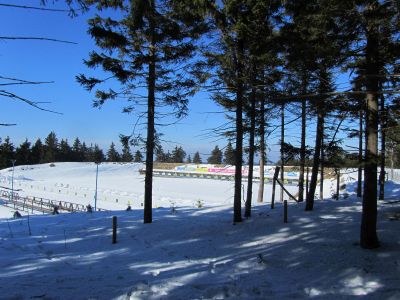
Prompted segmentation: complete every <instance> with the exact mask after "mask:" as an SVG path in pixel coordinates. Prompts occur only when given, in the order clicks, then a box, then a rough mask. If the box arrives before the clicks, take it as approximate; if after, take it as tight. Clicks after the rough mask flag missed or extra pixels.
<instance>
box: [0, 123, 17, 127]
mask: <svg viewBox="0 0 400 300" xmlns="http://www.w3.org/2000/svg"><path fill="white" fill-rule="evenodd" d="M15 125H17V124H10V123H0V126H6V127H8V126H15Z"/></svg>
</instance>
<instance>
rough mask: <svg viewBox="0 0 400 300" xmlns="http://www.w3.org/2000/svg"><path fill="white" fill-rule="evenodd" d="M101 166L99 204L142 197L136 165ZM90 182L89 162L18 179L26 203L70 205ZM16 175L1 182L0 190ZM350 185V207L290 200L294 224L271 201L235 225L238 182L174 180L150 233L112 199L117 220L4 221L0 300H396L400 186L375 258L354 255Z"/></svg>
mask: <svg viewBox="0 0 400 300" xmlns="http://www.w3.org/2000/svg"><path fill="white" fill-rule="evenodd" d="M101 167H102V168H103V169H101V170H100V171H101V173H100V174H101V175H100V176H101V177H99V178H101V179H102V180H103V181H102V183H100V182H101V181H99V186H100V184H102V186H103V189H104V190H103V192H102V193H103V194H102V195H103V196H106V195H108V194H107V192H106V191H110V192H111V191H112V192H114V193H115V194H114V195H118V197H122V193H124V192H126V193H128V195H129V196H130V195H131V194H130V193H132V194H133V193H138V195H139V196H138V197H140V195H141V194H140V193H141V192H142V191H141V189H142V188H143V187H142V185H143V182H142V179H143V178H142V177H140V176H139V175H138V174H137V173H136V172H135V170H137V168H138V167H140V166H138V165H134V164H132V165H124V166H121V165H113V164H109V165H106V164H105V165H103V166H101ZM18 172H19V173H18ZM94 172H95V168H94V166H93V165H91V164H73V163H65V164H56V167H54V168H50V167H49V166H48V165H41V166H33V169H30V170H26V169H25V168H24V170H22V167H21V169H20V170H16V172H15V175H16V176H20V177H19V178H20V180H19V181H18V182H20V183H21V188H22V189H23V190H24V191H25V190H27V191H26V192H27V193H28V192H39V191H40V189H35V187H36V186H38V187H45V188H46V191H42V192H43V193H44V194H46V193H48V192H50V193H52V194H51V195H54V196H59V197H61V196H63V197H64V196H67V197H71V198H72V196H75V195H74V192H75V191H88V190H89V191H90V189H92V188H93V186H94V176H95V173H94ZM9 174H10V172H9V171H7V170H3V171H1V172H0V176H1V177H0V178H1V180H2V183H1V184H2V185H5V184H8V183H7V176H8V175H9ZM135 178H136V179H135ZM343 179H344V181H345V182H346V183H347V189H348V191H347V192H348V194H349V195H350V196H349V197H348V198H347V199H344V198H341V199H340V200H339V201H334V200H324V201H316V203H315V209H314V211H313V212H305V211H304V204H296V203H293V202H290V204H289V223H288V224H284V223H283V220H282V219H283V211H282V205H281V203H279V202H278V203H277V204H276V208H275V209H274V210H271V209H270V207H269V203H268V202H267V203H265V204H256V205H255V207H254V210H253V214H252V218H251V219H248V220H244V222H242V223H240V224H236V225H232V205H231V199H230V197H231V194H230V193H231V188H232V183H231V182H223V181H213V180H198V179H197V180H196V179H173V178H156V179H155V191H156V192H155V197H156V199H157V201H159V203H160V204H163V205H159V207H158V208H155V209H154V222H153V223H152V224H143V222H142V218H143V211H142V209H141V208H140V207H137V208H135V209H134V210H132V211H129V212H127V211H124V210H120V211H118V210H117V209H118V206H119V205H120V206H121V208H120V209H125V207H126V203H116V202H114V201H108V200H103V202H102V205H106V204H107V203H109V205H110V207H112V208H113V209H116V210H115V211H109V212H95V213H93V214H90V213H71V214H61V215H56V216H52V215H35V216H32V215H31V216H29V218H28V216H24V217H23V218H21V219H11V218H8V219H7V218H4V217H3V218H0V282H1V284H0V299H225V298H229V299H283V300H285V299H309V298H311V299H333V300H336V299H359V298H360V299H361V298H362V299H379V300H381V299H390V300H397V299H400V255H399V254H400V238H399V234H398V233H399V230H400V221H399V220H396V218H393V216H398V215H399V214H400V203H399V202H398V201H396V199H397V200H398V199H400V185H399V184H396V183H393V182H390V183H389V184H388V185H387V191H386V194H387V195H388V196H389V197H390V198H391V199H393V200H390V201H384V202H379V219H378V235H379V237H380V240H381V242H382V247H381V248H380V249H377V250H373V251H371V250H362V249H361V248H360V247H359V245H358V237H359V227H360V216H361V214H360V212H361V203H360V200H358V199H357V198H356V197H354V195H353V192H354V188H355V184H356V183H355V182H354V180H353V179H352V175H351V174H350V175H346V176H345V177H344V178H343ZM192 180H194V181H192ZM30 186H32V187H30ZM28 187H29V188H28ZM56 188H57V189H58V190H60V189H61V188H64V189H65V190H66V191H68V193H66V192H64V193H61V192H60V193H58V190H56ZM84 188H87V189H88V190H85V189H84ZM325 188H326V189H327V192H329V189H328V187H326V186H325ZM329 188H330V187H329ZM51 189H53V192H51V191H50V190H51ZM136 189H140V190H137V191H136ZM256 189H257V188H256ZM266 189H269V187H267V188H266ZM61 190H62V189H61ZM71 194H72V195H71ZM88 194H89V193H88ZM46 195H47V194H46ZM46 197H48V196H46ZM48 198H51V197H48ZM74 199H79V197H76V198H74ZM139 199H140V198H139ZM196 199H202V200H203V201H204V203H203V206H202V207H198V206H197V205H196V204H195V203H193V202H192V201H195V200H196ZM266 199H270V194H269V193H268V192H267V193H266ZM84 200H86V201H87V199H85V197H83V196H82V201H84ZM121 202H122V201H121ZM171 202H173V203H174V209H172V208H171ZM83 203H86V202H83ZM99 206H101V205H99ZM2 210H3V209H2V208H1V206H0V214H1V213H2ZM9 213H10V212H9V211H7V210H6V211H5V212H4V214H7V216H8V217H9V216H10V214H9ZM114 215H115V216H117V217H118V243H117V244H112V243H111V217H112V216H114ZM391 219H394V220H391ZM29 231H31V235H30V234H29Z"/></svg>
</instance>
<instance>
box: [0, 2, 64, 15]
mask: <svg viewBox="0 0 400 300" xmlns="http://www.w3.org/2000/svg"><path fill="white" fill-rule="evenodd" d="M0 6H5V7H11V8H22V9H33V10H44V11H52V12H68V13H69V12H70V10H68V9H55V8H44V7H37V6H26V5H17V4H8V3H0Z"/></svg>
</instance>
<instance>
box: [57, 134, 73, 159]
mask: <svg viewBox="0 0 400 300" xmlns="http://www.w3.org/2000/svg"><path fill="white" fill-rule="evenodd" d="M57 161H73V155H72V148H71V146H70V145H69V144H68V140H64V139H61V142H60V146H59V151H58V152H57Z"/></svg>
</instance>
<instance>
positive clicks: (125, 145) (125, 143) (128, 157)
mask: <svg viewBox="0 0 400 300" xmlns="http://www.w3.org/2000/svg"><path fill="white" fill-rule="evenodd" d="M121 144H122V155H121V161H123V162H131V161H132V160H133V156H132V153H131V149H130V148H129V139H127V138H121Z"/></svg>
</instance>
